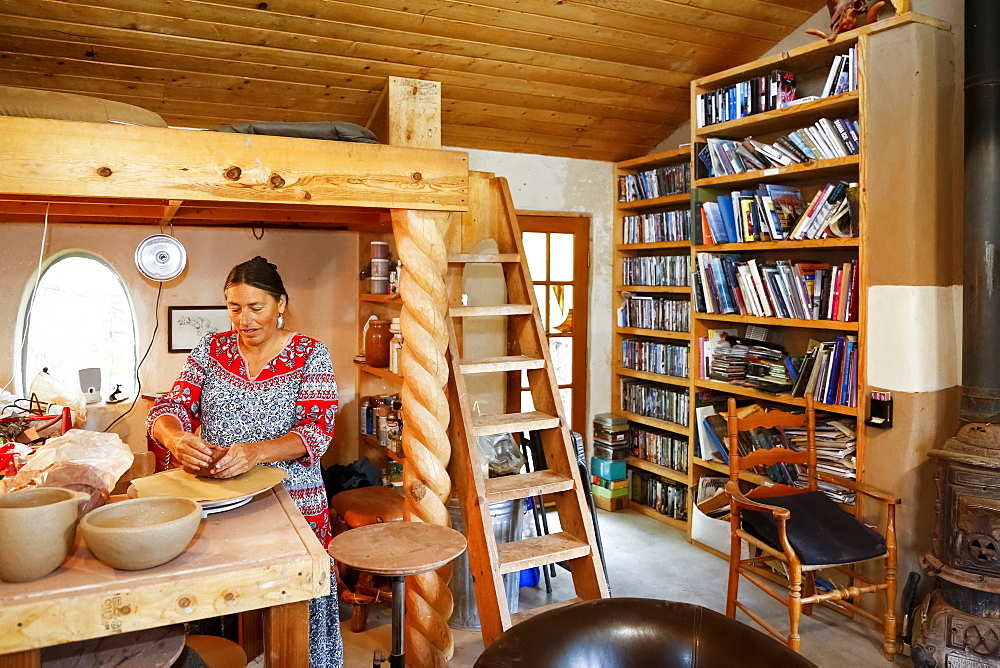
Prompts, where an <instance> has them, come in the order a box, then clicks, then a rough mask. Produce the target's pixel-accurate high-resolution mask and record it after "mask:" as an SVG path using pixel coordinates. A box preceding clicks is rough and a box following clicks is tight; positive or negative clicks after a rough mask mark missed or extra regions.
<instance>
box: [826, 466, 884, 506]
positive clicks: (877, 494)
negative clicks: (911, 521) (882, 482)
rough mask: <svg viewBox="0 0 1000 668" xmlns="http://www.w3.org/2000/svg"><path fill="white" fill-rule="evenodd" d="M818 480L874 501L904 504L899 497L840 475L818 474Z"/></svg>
mask: <svg viewBox="0 0 1000 668" xmlns="http://www.w3.org/2000/svg"><path fill="white" fill-rule="evenodd" d="M816 478H817V479H818V480H823V481H825V482H832V483H833V484H834V485H840V486H841V487H846V488H847V489H850V490H853V491H855V492H858V493H860V494H864V495H865V496H870V497H872V498H873V499H878V500H879V501H884V502H885V503H890V504H894V505H898V504H900V503H902V499H900V498H899V497H898V496H892V495H890V494H887V493H886V492H883V491H882V490H880V489H878V488H877V487H872V486H871V485H866V484H865V483H863V482H858V481H857V480H851V479H850V478H844V477H842V476H839V475H834V474H832V473H821V472H819V471H817V472H816Z"/></svg>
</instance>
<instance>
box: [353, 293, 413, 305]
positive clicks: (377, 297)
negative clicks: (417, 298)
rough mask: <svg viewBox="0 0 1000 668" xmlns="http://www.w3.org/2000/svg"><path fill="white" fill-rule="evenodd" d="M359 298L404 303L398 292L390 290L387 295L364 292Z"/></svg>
mask: <svg viewBox="0 0 1000 668" xmlns="http://www.w3.org/2000/svg"><path fill="white" fill-rule="evenodd" d="M358 299H360V300H361V301H363V302H377V303H383V304H402V303H403V299H402V298H401V297H400V296H399V293H398V292H390V293H389V294H387V295H372V294H363V295H358Z"/></svg>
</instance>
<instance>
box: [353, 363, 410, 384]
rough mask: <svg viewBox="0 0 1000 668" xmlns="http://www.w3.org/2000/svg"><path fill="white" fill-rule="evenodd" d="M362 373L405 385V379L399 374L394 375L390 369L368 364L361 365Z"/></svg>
mask: <svg viewBox="0 0 1000 668" xmlns="http://www.w3.org/2000/svg"><path fill="white" fill-rule="evenodd" d="M360 368H361V371H362V372H363V373H367V374H371V375H372V376H378V377H379V378H384V379H386V380H391V381H393V382H394V383H399V384H400V385H402V384H403V377H402V376H400V375H399V374H398V373H393V372H391V371H389V369H387V368H384V367H377V366H368V365H367V364H362V365H360Z"/></svg>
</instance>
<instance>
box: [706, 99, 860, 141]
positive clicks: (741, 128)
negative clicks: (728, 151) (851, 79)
mask: <svg viewBox="0 0 1000 668" xmlns="http://www.w3.org/2000/svg"><path fill="white" fill-rule="evenodd" d="M859 99H860V98H859V96H858V91H856V90H852V91H848V92H846V93H841V94H840V95H833V96H830V97H822V98H820V99H818V100H813V101H812V102H801V103H799V104H796V105H793V106H791V107H785V108H784V109H776V110H774V111H765V112H761V113H759V114H754V115H753V116H747V117H745V118H739V119H737V120H734V121H727V122H725V123H715V124H713V125H706V126H705V127H702V128H698V129H697V130H695V136H696V137H698V138H705V137H714V136H717V135H726V136H727V137H733V136H736V137H741V138H742V137H748V136H751V135H762V134H767V133H769V132H775V131H787V132H791V131H793V130H797V129H799V128H803V127H806V126H807V125H812V124H813V123H815V122H816V121H818V120H819V119H821V118H824V117H825V118H831V117H833V118H843V117H845V116H857V114H858V101H859Z"/></svg>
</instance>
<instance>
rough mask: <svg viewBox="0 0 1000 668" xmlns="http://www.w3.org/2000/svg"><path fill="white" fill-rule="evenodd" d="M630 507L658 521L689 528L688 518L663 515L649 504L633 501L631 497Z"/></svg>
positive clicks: (676, 526) (680, 527) (679, 527)
mask: <svg viewBox="0 0 1000 668" xmlns="http://www.w3.org/2000/svg"><path fill="white" fill-rule="evenodd" d="M628 507H629V508H630V509H632V510H634V511H636V512H637V513H642V514H643V515H645V516H646V517H652V518H653V519H654V520H656V521H657V522H663V523H664V524H669V525H670V526H672V527H675V528H677V529H682V530H684V531H687V529H688V521H687V520H679V519H676V518H673V517H670V516H669V515H663V514H661V513H659V512H657V511H656V510H653V509H652V508H650V507H649V506H644V505H642V504H641V503H639V502H637V501H633V500H631V499H629V502H628Z"/></svg>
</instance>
